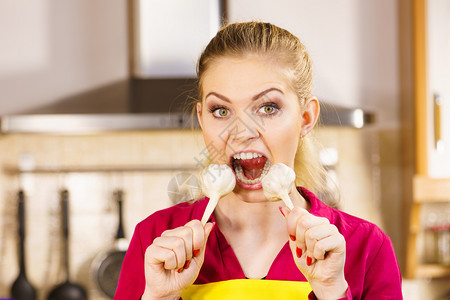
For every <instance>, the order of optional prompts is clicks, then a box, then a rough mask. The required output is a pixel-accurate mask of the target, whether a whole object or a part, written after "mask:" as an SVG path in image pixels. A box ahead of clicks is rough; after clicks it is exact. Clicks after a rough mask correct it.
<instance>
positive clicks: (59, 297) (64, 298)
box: [48, 190, 87, 300]
mask: <svg viewBox="0 0 450 300" xmlns="http://www.w3.org/2000/svg"><path fill="white" fill-rule="evenodd" d="M61 209H62V224H63V239H64V268H65V272H66V281H65V282H63V283H61V284H59V285H58V286H56V287H55V288H54V289H53V290H52V291H51V292H50V294H49V296H48V300H87V294H86V291H85V290H84V288H83V287H81V286H80V285H78V284H75V283H71V282H70V279H69V278H70V277H69V274H70V272H69V271H70V270H69V192H68V191H67V190H62V191H61Z"/></svg>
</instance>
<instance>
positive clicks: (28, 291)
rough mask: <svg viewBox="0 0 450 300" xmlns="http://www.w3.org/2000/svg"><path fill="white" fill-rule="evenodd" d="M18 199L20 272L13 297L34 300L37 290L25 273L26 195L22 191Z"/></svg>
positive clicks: (20, 299)
mask: <svg viewBox="0 0 450 300" xmlns="http://www.w3.org/2000/svg"><path fill="white" fill-rule="evenodd" d="M17 198H18V209H17V211H18V219H19V264H20V272H19V276H18V277H17V279H16V280H15V281H14V283H13V285H12V287H11V296H12V297H13V299H14V300H34V299H36V289H35V288H34V287H33V286H32V285H31V283H30V282H29V281H28V279H27V274H26V271H25V194H24V192H23V191H22V190H20V191H19V192H18V194H17Z"/></svg>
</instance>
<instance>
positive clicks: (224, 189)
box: [200, 164, 236, 226]
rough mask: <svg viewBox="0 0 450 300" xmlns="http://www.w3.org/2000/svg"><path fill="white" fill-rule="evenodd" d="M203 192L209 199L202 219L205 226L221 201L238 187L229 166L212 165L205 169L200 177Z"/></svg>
mask: <svg viewBox="0 0 450 300" xmlns="http://www.w3.org/2000/svg"><path fill="white" fill-rule="evenodd" d="M200 180H201V184H202V191H203V193H204V194H205V195H206V196H207V197H208V198H209V202H208V205H207V206H206V209H205V212H204V213H203V217H202V220H201V222H202V225H203V226H204V225H205V224H206V222H207V221H208V219H209V217H210V216H211V214H212V212H213V211H214V209H215V207H216V205H217V203H218V202H219V199H220V198H221V197H222V196H224V195H226V194H228V193H230V192H231V191H232V190H233V189H234V186H235V185H236V178H235V176H234V173H233V171H232V170H231V168H230V167H228V166H227V165H217V164H211V165H209V166H208V167H206V168H205V169H203V171H202V173H201V176H200Z"/></svg>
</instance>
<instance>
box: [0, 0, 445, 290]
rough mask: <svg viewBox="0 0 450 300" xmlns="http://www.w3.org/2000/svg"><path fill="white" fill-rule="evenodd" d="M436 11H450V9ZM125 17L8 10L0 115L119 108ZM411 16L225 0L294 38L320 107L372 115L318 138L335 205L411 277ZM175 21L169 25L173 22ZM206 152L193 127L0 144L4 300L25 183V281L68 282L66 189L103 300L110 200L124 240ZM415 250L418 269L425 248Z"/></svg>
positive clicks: (89, 11) (3, 6)
mask: <svg viewBox="0 0 450 300" xmlns="http://www.w3.org/2000/svg"><path fill="white" fill-rule="evenodd" d="M430 2H433V1H431V0H430ZM434 2H436V1H434ZM440 3H441V5H444V7H446V6H445V5H448V8H449V10H447V13H448V14H450V4H449V1H442V0H441V1H440ZM128 9H129V3H128V1H126V0H114V1H108V0H98V1H88V0H82V1H80V0H79V1H52V0H37V1H32V2H30V1H26V0H15V1H12V0H11V1H9V0H3V1H0V44H1V46H0V91H1V93H0V115H2V116H6V115H16V114H33V113H41V112H48V111H52V110H53V109H55V110H56V108H58V107H66V108H67V107H69V108H73V107H75V108H76V107H77V106H80V107H81V106H82V107H88V108H92V109H93V110H96V111H97V112H99V111H101V110H102V109H104V111H105V112H117V111H119V110H120V109H121V107H120V106H124V105H125V104H124V103H123V102H121V101H122V99H125V98H126V96H127V93H128V88H129V86H128V83H127V82H128V78H129V76H130V72H132V71H130V57H132V55H131V50H130V47H129V34H130V32H129V29H128V28H129V25H130V23H129V13H128ZM411 11H412V5H411V3H410V1H406V0H398V1H392V0H364V1H361V0H345V1H333V0H320V1H307V0H302V1H289V0H280V1H277V2H276V3H275V2H274V1H268V0H259V1H256V0H248V1H237V0H228V1H227V13H228V19H229V21H231V22H232V21H243V20H251V19H257V20H264V21H269V22H273V23H275V24H277V25H279V26H281V27H285V28H287V29H288V30H290V31H292V32H293V33H294V34H296V35H298V36H299V37H300V39H301V40H302V41H303V42H304V44H305V45H306V46H307V48H308V49H309V52H310V55H311V57H312V60H313V63H314V71H315V75H314V80H315V81H314V82H315V87H314V92H315V94H316V95H317V96H318V97H319V99H323V100H325V101H327V102H328V103H331V104H335V105H339V106H346V107H359V108H362V109H364V110H365V111H368V112H371V113H373V114H374V115H375V116H376V121H375V122H374V123H372V124H367V125H366V126H364V127H363V128H361V129H356V128H350V127H344V126H323V127H320V128H318V129H317V130H316V132H315V136H316V138H317V139H318V140H319V142H320V144H321V145H322V148H323V149H322V151H323V152H322V153H324V154H325V156H326V158H328V159H330V157H331V158H332V163H331V166H330V167H331V169H332V171H335V174H336V178H337V182H338V184H339V188H340V191H341V197H342V199H341V201H340V203H339V208H340V209H342V210H344V211H346V212H348V213H351V214H354V215H356V216H359V217H362V218H365V219H368V220H370V221H372V222H374V223H376V224H378V225H379V226H380V227H381V228H382V229H383V230H384V231H385V232H386V233H387V234H388V235H389V236H390V237H391V239H392V240H393V243H394V247H395V250H396V253H397V256H398V258H399V262H400V265H401V268H402V273H404V274H406V273H405V272H406V271H405V270H406V268H407V261H406V253H407V250H408V249H407V248H408V247H407V246H406V245H407V242H408V236H409V231H408V230H409V229H408V219H409V208H410V205H411V201H412V200H411V197H412V195H411V192H410V190H411V183H410V181H411V178H412V175H413V173H414V162H413V161H414V159H413V155H414V151H413V149H412V147H413V137H412V128H413V124H412V115H413V101H412V98H413V93H412V89H413V88H412V83H411V82H412V75H411V72H412V66H411V60H412V56H413V51H412V49H411V46H410V44H411V43H412V40H411V39H412V38H411V31H412V29H411V27H412V21H411V18H410V15H411ZM444 11H445V10H444ZM448 14H447V16H448ZM175 21H176V18H174V19H171V18H170V17H169V16H168V17H167V22H168V24H169V23H173V22H175ZM447 25H448V23H447ZM180 47H185V45H180ZM449 69H450V68H449ZM111 103H112V104H111ZM89 106H93V107H89ZM447 125H448V123H447ZM445 128H448V126H446V127H445ZM204 153H205V145H204V143H203V140H202V137H201V133H200V132H199V131H198V130H190V129H163V130H162V129H160V130H144V131H126V132H102V133H90V134H70V135H69V134H61V133H60V134H26V133H4V134H2V135H0V197H1V198H0V199H1V200H0V298H1V297H4V298H7V297H8V296H9V293H10V287H11V285H12V283H13V281H14V280H15V279H16V278H17V275H18V273H19V267H18V246H17V241H18V238H17V217H16V215H17V192H18V190H19V189H20V188H23V189H24V190H25V195H26V199H25V204H26V269H27V275H28V278H29V280H30V282H32V284H33V285H34V286H35V287H36V288H37V290H38V294H39V297H40V299H45V298H46V295H47V294H48V292H49V291H50V290H51V289H52V288H53V287H54V286H55V285H56V284H59V283H61V282H62V281H63V280H64V278H65V275H64V268H63V267H62V266H61V259H62V258H61V256H62V255H61V249H62V244H61V233H60V212H59V210H60V209H59V192H60V190H61V189H62V188H67V189H68V191H69V198H70V217H71V219H70V266H71V280H72V281H73V282H77V283H79V284H82V285H83V286H84V287H85V288H86V289H87V290H88V291H89V296H90V299H107V298H106V297H105V295H103V294H102V293H101V292H100V290H99V288H98V287H97V286H96V285H95V284H94V281H93V278H92V277H93V274H94V272H95V264H94V259H95V258H96V256H98V254H99V253H101V252H102V251H104V250H105V249H108V248H110V247H112V246H113V244H114V237H115V234H116V231H117V223H118V217H117V205H116V203H115V201H114V198H113V192H114V191H115V190H116V189H122V190H123V191H124V193H125V196H124V210H123V214H124V216H123V217H124V222H125V223H124V225H125V226H124V227H125V228H124V229H125V235H126V237H127V238H128V239H129V238H131V235H132V233H133V230H134V226H135V225H136V223H137V222H139V221H140V220H142V219H143V218H145V217H146V216H147V215H149V214H151V213H152V212H154V211H156V210H158V209H161V208H164V207H167V206H169V205H171V204H172V201H171V199H173V194H171V195H169V193H168V185H169V182H170V181H171V180H172V179H173V178H174V176H176V175H177V174H180V173H183V172H184V173H193V174H195V172H196V171H195V169H196V168H197V167H198V160H201V159H203V158H204ZM447 157H448V154H447ZM159 166H162V167H161V168H159ZM183 168H185V169H183ZM441 168H444V167H442V166H441ZM446 169H447V170H448V166H447V168H446ZM447 176H449V175H448V173H447ZM448 207H449V206H448V203H447V204H446V203H444V204H441V205H440V206H439V207H438V208H436V207H432V206H431V208H428V209H429V210H430V211H434V212H436V211H440V212H442V211H445V209H447V210H448V209H449V208H448ZM447 214H448V213H447ZM426 217H427V215H424V216H422V218H423V219H426ZM421 243H422V246H423V244H425V242H424V241H422V240H420V239H419V243H418V244H419V247H418V250H419V251H418V252H419V255H418V260H420V259H421V257H422V256H425V254H424V252H426V251H425V250H423V249H426V247H421ZM449 273H450V272H447V273H446V276H448V274H449ZM448 285H449V278H448V277H445V276H443V277H442V278H431V277H421V278H405V279H404V281H403V289H404V297H405V299H441V298H442V297H445V296H444V295H445V294H446V293H448ZM442 299H444V298H442ZM446 299H448V298H446Z"/></svg>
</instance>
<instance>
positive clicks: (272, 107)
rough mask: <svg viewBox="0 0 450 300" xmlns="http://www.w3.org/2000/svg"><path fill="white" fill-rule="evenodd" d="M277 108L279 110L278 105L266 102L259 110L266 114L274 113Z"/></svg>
mask: <svg viewBox="0 0 450 300" xmlns="http://www.w3.org/2000/svg"><path fill="white" fill-rule="evenodd" d="M277 110H278V107H276V106H275V105H274V104H265V105H263V106H261V107H260V109H259V110H258V112H259V113H262V114H265V115H272V114H274V113H276V111H277Z"/></svg>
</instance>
